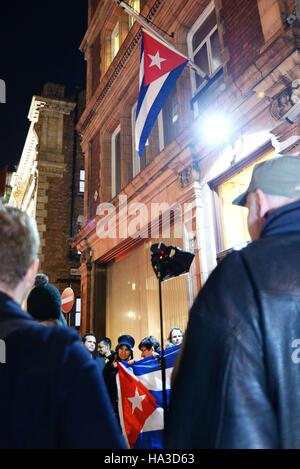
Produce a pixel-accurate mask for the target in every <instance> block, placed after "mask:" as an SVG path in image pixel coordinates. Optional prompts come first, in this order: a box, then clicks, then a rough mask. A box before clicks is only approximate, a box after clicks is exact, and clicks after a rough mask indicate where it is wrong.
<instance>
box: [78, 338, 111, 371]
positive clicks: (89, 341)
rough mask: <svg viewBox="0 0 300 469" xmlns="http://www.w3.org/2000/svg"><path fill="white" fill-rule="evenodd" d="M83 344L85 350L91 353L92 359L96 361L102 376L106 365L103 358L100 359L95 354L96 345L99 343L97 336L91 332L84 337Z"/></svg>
mask: <svg viewBox="0 0 300 469" xmlns="http://www.w3.org/2000/svg"><path fill="white" fill-rule="evenodd" d="M82 342H83V345H84V346H85V348H86V349H87V351H88V352H89V354H90V357H91V358H92V359H93V360H95V363H96V365H97V368H98V370H99V372H100V373H101V374H102V373H103V369H104V365H105V363H104V361H103V360H102V357H99V356H98V355H96V354H95V350H96V343H97V339H96V336H95V335H94V334H92V333H91V332H88V333H87V334H85V336H83V338H82Z"/></svg>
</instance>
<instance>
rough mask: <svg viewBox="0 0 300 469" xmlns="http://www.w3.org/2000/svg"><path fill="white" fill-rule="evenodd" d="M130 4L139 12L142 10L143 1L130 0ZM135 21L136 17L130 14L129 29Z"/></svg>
mask: <svg viewBox="0 0 300 469" xmlns="http://www.w3.org/2000/svg"><path fill="white" fill-rule="evenodd" d="M128 4H129V5H130V6H131V8H133V9H134V10H135V11H136V12H137V13H140V11H141V2H140V0H130V1H129V2H128ZM134 22H135V19H134V18H133V16H130V15H129V29H130V28H132V26H133V24H134Z"/></svg>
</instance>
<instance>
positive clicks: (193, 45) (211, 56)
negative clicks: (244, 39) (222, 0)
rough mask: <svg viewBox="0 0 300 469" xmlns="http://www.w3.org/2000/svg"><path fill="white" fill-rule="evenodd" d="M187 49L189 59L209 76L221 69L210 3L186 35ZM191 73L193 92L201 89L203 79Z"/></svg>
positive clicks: (212, 9)
mask: <svg viewBox="0 0 300 469" xmlns="http://www.w3.org/2000/svg"><path fill="white" fill-rule="evenodd" d="M188 49H189V55H190V57H191V59H192V60H193V61H194V62H195V64H196V65H198V67H199V68H200V69H201V70H202V71H203V72H205V73H206V74H207V75H209V76H211V75H213V74H214V73H215V72H216V71H218V70H219V69H220V68H221V67H222V59H221V52H220V42H219V36H218V26H217V18H216V11H215V8H214V3H211V4H210V5H209V6H208V7H207V8H206V10H205V11H204V13H203V14H202V15H201V16H200V18H199V19H198V21H197V22H196V23H195V24H194V26H193V27H192V29H191V30H190V32H189V34H188ZM191 73H192V85H193V91H194V93H196V91H198V90H199V88H201V86H202V84H203V79H202V78H201V77H200V76H199V75H197V74H195V72H193V71H192V72H191Z"/></svg>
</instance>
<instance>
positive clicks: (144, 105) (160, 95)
mask: <svg viewBox="0 0 300 469" xmlns="http://www.w3.org/2000/svg"><path fill="white" fill-rule="evenodd" d="M187 62H188V58H187V57H185V56H184V55H182V54H180V52H174V51H173V50H172V49H170V48H169V47H168V45H167V44H166V43H164V42H163V41H160V40H159V39H157V38H156V37H155V36H153V35H151V34H150V33H148V32H146V31H144V30H143V33H142V48H141V62H140V93H139V99H138V104H137V110H136V127H135V141H136V142H135V143H136V149H137V151H138V153H139V155H140V156H142V154H143V150H144V147H145V145H146V142H147V140H148V137H149V135H150V132H151V130H152V127H153V125H154V123H155V121H156V119H157V116H158V114H159V113H160V111H161V109H162V107H163V105H164V104H165V102H166V100H167V97H168V95H169V93H170V91H171V89H172V87H173V86H175V84H176V81H177V79H178V78H179V76H180V74H181V72H182V71H183V69H184V67H185V66H186V64H187Z"/></svg>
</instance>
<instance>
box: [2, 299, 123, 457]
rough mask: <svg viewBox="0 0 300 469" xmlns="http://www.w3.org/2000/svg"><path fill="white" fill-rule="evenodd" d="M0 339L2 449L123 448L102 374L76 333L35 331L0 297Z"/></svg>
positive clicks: (24, 315)
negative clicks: (0, 340)
mask: <svg viewBox="0 0 300 469" xmlns="http://www.w3.org/2000/svg"><path fill="white" fill-rule="evenodd" d="M0 338H2V339H4V340H3V342H1V344H2V346H3V344H5V349H4V348H3V347H2V354H1V357H0V358H1V360H0V361H5V362H6V363H1V364H0V416H1V417H0V419H1V425H0V448H122V447H124V441H123V438H122V436H121V434H120V431H119V428H118V426H117V423H116V420H115V418H114V416H113V411H112V407H111V404H110V402H109V398H108V395H107V391H106V388H105V384H104V381H103V378H102V376H101V373H99V371H98V369H97V367H96V364H95V361H94V360H91V358H90V356H89V354H88V352H87V350H86V349H85V348H84V347H83V345H82V343H81V342H80V340H79V336H78V334H77V333H76V332H75V331H73V330H71V329H69V328H64V327H57V326H53V327H45V326H42V325H39V324H38V323H37V322H35V321H34V320H33V319H32V318H31V316H29V315H28V314H27V313H25V312H24V311H22V310H21V308H20V307H19V305H18V304H17V303H15V302H14V301H13V300H12V299H11V298H9V297H8V296H6V295H4V294H3V293H0ZM3 350H4V351H5V354H3ZM4 359H5V360H4Z"/></svg>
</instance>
